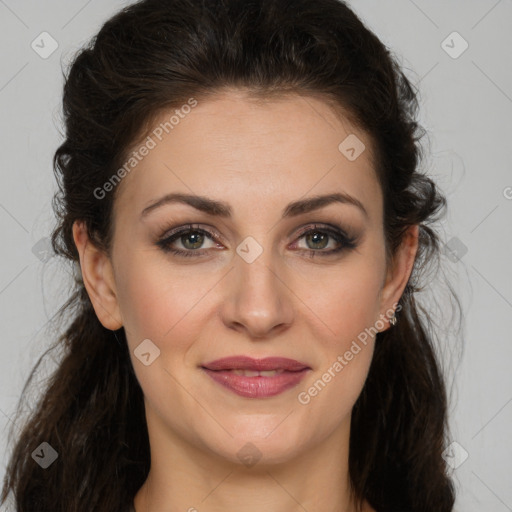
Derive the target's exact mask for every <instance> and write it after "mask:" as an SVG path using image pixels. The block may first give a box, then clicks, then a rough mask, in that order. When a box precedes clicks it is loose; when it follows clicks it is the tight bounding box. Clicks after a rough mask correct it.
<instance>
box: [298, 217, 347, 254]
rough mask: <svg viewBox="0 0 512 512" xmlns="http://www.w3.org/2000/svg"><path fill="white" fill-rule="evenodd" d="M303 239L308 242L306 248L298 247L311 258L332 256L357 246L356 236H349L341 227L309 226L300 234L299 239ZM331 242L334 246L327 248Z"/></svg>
mask: <svg viewBox="0 0 512 512" xmlns="http://www.w3.org/2000/svg"><path fill="white" fill-rule="evenodd" d="M302 239H304V242H305V243H306V248H303V247H298V249H299V250H301V251H306V252H307V253H308V254H309V255H310V257H311V258H313V257H315V256H316V255H321V256H330V255H332V254H337V253H340V252H342V251H345V250H350V249H354V248H355V247H356V237H352V236H349V235H347V234H346V233H344V232H343V231H342V230H341V229H340V228H334V227H333V228H330V227H324V226H318V225H314V226H312V227H311V226H308V227H306V229H305V230H303V231H302V233H301V234H300V235H299V238H298V240H302ZM329 243H331V245H334V248H331V249H329V250H325V249H326V247H328V246H329Z"/></svg>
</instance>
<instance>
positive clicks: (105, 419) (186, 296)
mask: <svg viewBox="0 0 512 512" xmlns="http://www.w3.org/2000/svg"><path fill="white" fill-rule="evenodd" d="M417 107H418V105H417V99H416V95H415V93H414V91H413V88H412V86H411V84H410V83H409V82H408V80H407V79H406V77H405V76H404V74H403V73H402V71H401V70H400V68H399V66H398V64H397V63H396V61H395V59H394V58H393V57H392V56H391V54H390V52H389V51H388V50H387V49H386V47H385V46H384V45H383V44H382V43H381V42H380V41H379V40H378V38H377V37H376V36H375V35H374V34H373V33H372V32H371V31H369V30H368V29H367V28H365V26H364V25H363V24H362V23H361V21H360V20H359V19H358V18H357V16H356V15H355V14H354V13H353V12H352V11H351V10H350V9H349V8H348V7H347V6H346V5H345V4H344V3H342V2H340V1H338V0H293V1H289V0H286V1H285V0H249V1H243V2H241V1H237V0H167V1H164V0H144V1H141V2H138V3H135V4H133V5H131V6H129V7H126V8H125V9H123V10H122V11H121V12H119V13H118V14H117V15H116V16H114V17H113V18H112V19H110V20H109V21H108V22H107V23H106V24H105V25H104V26H103V27H102V29H101V30H100V32H99V33H98V35H97V37H96V38H95V39H93V40H92V41H91V43H90V44H89V45H88V46H87V47H86V48H84V49H83V50H82V51H80V52H79V53H78V55H77V56H76V58H75V59H74V62H73V64H72V66H71V68H70V70H69V75H68V77H67V80H66V84H65V89H64V114H65V123H66V138H65V141H64V142H63V143H62V145H61V146H60V147H59V148H58V150H57V152H56V154H55V158H54V163H55V170H56V176H57V179H58V182H59V185H60V191H59V193H58V194H57V195H56V198H55V202H54V206H55V211H56V214H57V215H58V219H59V223H58V225H57V227H56V229H55V231H54V233H53V238H52V242H53V246H54V250H55V251H56V252H57V253H58V254H59V255H61V256H64V257H65V258H67V259H69V260H70V261H71V262H72V263H73V264H74V265H75V267H76V270H77V278H76V290H75V291H74V294H73V295H72V296H71V298H70V300H69V302H68V303H67V305H66V307H65V308H63V310H62V312H66V313H68V314H69V313H70V314H71V318H72V321H71V323H70V325H69V326H67V329H66V330H65V332H64V334H63V335H62V337H61V339H60V340H59V344H60V346H61V347H62V348H63V349H64V350H65V351H64V354H63V357H62V360H61V362H60V366H59V367H58V369H57V371H56V372H55V374H54V375H53V377H52V379H51V381H50V382H49V384H48V387H47V389H46V390H45V391H44V394H43V396H42V398H41V400H40V402H39V404H38V409H37V410H36V411H34V413H33V416H32V417H31V418H30V421H29V422H28V424H27V425H26V427H25V429H24V431H23V433H22V435H21V436H20V438H19V439H18V441H17V444H16V445H15V447H14V450H13V454H12V458H11V460H10V465H9V467H8V472H7V478H6V481H5V485H4V489H3V500H5V499H6V498H7V496H8V495H9V493H10V492H11V491H12V492H13V496H14V499H15V504H16V507H17V510H18V511H19V512H25V511H29V510H30V511H32V510H38V511H40V512H46V511H50V510H51V511H52V512H55V511H66V512H70V511H77V512H78V511H91V510H94V511H114V510H116V511H127V510H136V512H143V511H151V512H156V511H158V512H159V511H170V510H189V511H193V510H198V511H199V512H201V511H217V510H223V511H228V512H229V511H231V510H245V511H256V510H260V509H261V507H262V505H263V506H265V507H266V508H267V509H269V510H272V511H276V512H277V511H295V510H308V511H310V512H313V511H317V510H329V511H344V512H352V511H364V512H369V511H377V512H384V511H395V512H398V511H424V512H426V511H428V512H432V511H436V512H448V511H451V510H452V507H453V503H454V489H453V485H452V482H451V480H450V478H449V477H448V475H447V471H446V466H445V463H444V460H443V457H442V452H443V450H444V448H445V445H446V438H447V416H446V414H447V403H446V393H445V384H444V382H443V378H442V375H441V372H440V369H439V364H438V361H437V360H436V357H435V352H434V348H433V341H432V335H431V334H430V331H429V329H428V318H427V317H426V316H425V315H423V314H422V313H421V311H420V309H419V306H418V305H417V304H416V302H415V292H417V291H418V290H419V289H420V286H421V276H422V275H423V274H424V273H425V271H426V269H427V266H428V265H429V264H430V263H431V262H433V261H435V257H436V256H437V255H438V252H439V248H438V246H439V242H438V236H437V234H436V232H435V231H434V230H433V229H432V228H431V227H430V226H429V224H430V223H431V222H433V221H434V220H435V219H436V218H437V216H438V214H439V213H440V212H441V210H442V207H443V206H444V203H445V201H444V198H443V197H442V195H440V194H439V192H438V190H437V189H436V187H435V185H434V183H433V182H432V181H431V180H430V179H429V178H428V177H427V176H425V175H422V174H421V173H419V171H418V166H419V160H420V154H421V151H420V146H419V143H418V142H419V139H420V136H421V128H420V127H419V125H418V124H417V123H416V121H415V115H416V112H417Z"/></svg>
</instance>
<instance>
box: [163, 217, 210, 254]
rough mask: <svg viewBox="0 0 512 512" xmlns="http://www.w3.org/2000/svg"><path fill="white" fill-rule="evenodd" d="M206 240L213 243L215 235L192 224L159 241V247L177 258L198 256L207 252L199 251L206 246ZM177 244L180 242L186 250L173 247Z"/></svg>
mask: <svg viewBox="0 0 512 512" xmlns="http://www.w3.org/2000/svg"><path fill="white" fill-rule="evenodd" d="M205 239H209V240H211V241H212V242H213V241H214V235H212V234H211V233H210V232H209V231H206V230H204V229H201V228H200V227H198V226H194V225H192V224H190V225H188V226H185V227H183V228H180V229H178V230H175V231H173V232H171V233H170V234H168V235H167V236H166V237H165V238H163V239H161V240H159V241H158V242H157V245H158V246H159V247H160V248H161V249H162V250H163V251H164V252H171V253H173V254H176V255H177V256H198V255H202V254H204V253H205V252H206V251H199V250H198V249H200V248H201V247H202V245H203V244H204V242H205ZM175 242H179V243H180V244H181V246H182V247H183V248H184V249H185V250H183V249H176V248H174V247H172V245H173V244H174V243H175Z"/></svg>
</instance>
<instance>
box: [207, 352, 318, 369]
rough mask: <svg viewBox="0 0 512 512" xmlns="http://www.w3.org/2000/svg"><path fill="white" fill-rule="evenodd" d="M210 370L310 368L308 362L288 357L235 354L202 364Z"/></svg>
mask: <svg viewBox="0 0 512 512" xmlns="http://www.w3.org/2000/svg"><path fill="white" fill-rule="evenodd" d="M202 366H203V368H207V369H208V370H253V371H270V370H286V371H291V372H298V371H300V370H304V369H307V368H309V366H308V365H307V364H304V363H301V362H300V361H296V360H295V359H288V358H287V357H264V358H263V359H253V358H252V357H248V356H233V357H223V358H222V359H216V360H215V361H211V362H209V363H205V364H203V365H202Z"/></svg>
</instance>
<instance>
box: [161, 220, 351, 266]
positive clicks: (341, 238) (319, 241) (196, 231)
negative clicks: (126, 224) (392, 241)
mask: <svg viewBox="0 0 512 512" xmlns="http://www.w3.org/2000/svg"><path fill="white" fill-rule="evenodd" d="M220 238H221V236H220V235H219V234H218V233H216V232H213V233H212V232H210V231H208V230H205V229H202V228H201V227H199V226H194V225H193V224H189V225H187V226H183V227H181V228H177V229H175V230H173V231H171V232H170V233H167V234H166V236H165V237H164V238H162V239H160V240H158V241H157V242H156V245H157V246H158V247H160V248H161V249H162V251H164V252H165V253H172V254H174V255H176V256H185V257H201V256H203V255H206V254H207V253H208V249H211V248H217V249H220V248H222V247H223V246H222V245H221V244H219V243H216V240H218V239H220ZM302 239H304V241H305V243H306V248H304V247H299V246H297V242H299V241H301V240H302ZM207 240H210V241H211V242H212V244H213V245H211V246H210V247H209V248H208V247H206V248H205V247H204V243H205V241H207ZM176 243H179V244H181V247H182V248H176V247H175V246H174V245H175V244H176ZM329 244H331V245H334V247H333V248H331V249H328V250H326V248H327V247H329ZM355 247H356V237H351V236H349V235H347V234H346V233H345V232H344V231H342V230H341V229H340V228H337V227H334V226H333V227H324V226H319V225H316V224H315V225H313V226H307V227H306V228H305V229H303V230H302V231H301V233H300V234H299V235H298V238H297V241H296V242H294V244H292V248H293V249H297V250H298V251H300V252H305V253H307V254H308V255H309V257H311V258H313V257H315V255H321V256H330V255H333V254H337V253H340V252H342V251H345V250H350V249H354V248H355Z"/></svg>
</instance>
